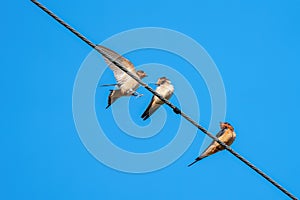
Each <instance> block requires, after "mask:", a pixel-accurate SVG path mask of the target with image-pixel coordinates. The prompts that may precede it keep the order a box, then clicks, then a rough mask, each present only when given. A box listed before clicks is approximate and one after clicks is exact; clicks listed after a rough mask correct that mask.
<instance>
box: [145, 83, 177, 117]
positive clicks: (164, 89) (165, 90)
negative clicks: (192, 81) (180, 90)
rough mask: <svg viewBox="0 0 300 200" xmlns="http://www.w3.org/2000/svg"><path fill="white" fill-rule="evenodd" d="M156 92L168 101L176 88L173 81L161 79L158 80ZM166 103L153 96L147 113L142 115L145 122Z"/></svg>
mask: <svg viewBox="0 0 300 200" xmlns="http://www.w3.org/2000/svg"><path fill="white" fill-rule="evenodd" d="M155 85H157V88H156V90H155V91H156V92H157V93H158V94H160V95H161V96H162V97H164V98H166V99H170V98H171V96H172V95H173V92H174V86H173V85H172V84H171V81H170V80H169V79H167V78H166V77H161V78H159V79H158V80H157V82H156V84H155ZM163 103H164V102H163V101H162V100H160V99H159V98H158V97H157V96H155V95H153V97H152V99H151V102H150V103H149V105H148V107H147V108H146V110H145V112H144V113H143V114H142V116H141V118H143V120H146V119H148V118H149V117H150V116H151V115H152V114H153V113H154V112H155V111H156V110H157V109H158V108H159V106H161V105H162V104H163Z"/></svg>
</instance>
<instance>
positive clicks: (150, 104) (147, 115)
mask: <svg viewBox="0 0 300 200" xmlns="http://www.w3.org/2000/svg"><path fill="white" fill-rule="evenodd" d="M153 98H154V97H152V99H151V101H150V103H149V105H148V107H147V108H146V110H145V112H144V113H143V114H142V116H141V118H143V120H146V119H148V118H149V117H150V115H151V113H150V108H151V106H152V102H153Z"/></svg>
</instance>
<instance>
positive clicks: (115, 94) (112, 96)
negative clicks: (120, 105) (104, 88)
mask: <svg viewBox="0 0 300 200" xmlns="http://www.w3.org/2000/svg"><path fill="white" fill-rule="evenodd" d="M109 91H110V93H109V95H108V102H107V103H108V104H107V106H106V109H107V108H109V106H110V105H111V104H113V103H114V102H115V101H116V100H117V99H118V98H120V97H121V96H122V93H121V90H109Z"/></svg>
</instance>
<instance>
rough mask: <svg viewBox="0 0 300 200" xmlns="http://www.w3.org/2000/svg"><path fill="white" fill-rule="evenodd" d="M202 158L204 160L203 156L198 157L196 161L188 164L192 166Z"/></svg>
mask: <svg viewBox="0 0 300 200" xmlns="http://www.w3.org/2000/svg"><path fill="white" fill-rule="evenodd" d="M200 160H202V158H201V157H197V158H196V159H195V161H194V162H192V163H191V164H189V165H188V167H190V166H192V165H193V164H195V163H196V162H198V161H200Z"/></svg>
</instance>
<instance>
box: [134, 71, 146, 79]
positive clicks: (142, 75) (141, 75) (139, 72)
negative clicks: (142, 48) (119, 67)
mask: <svg viewBox="0 0 300 200" xmlns="http://www.w3.org/2000/svg"><path fill="white" fill-rule="evenodd" d="M136 74H137V75H138V77H139V78H140V79H142V78H145V77H146V76H147V74H146V73H145V72H144V71H143V70H138V71H137V72H136Z"/></svg>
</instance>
